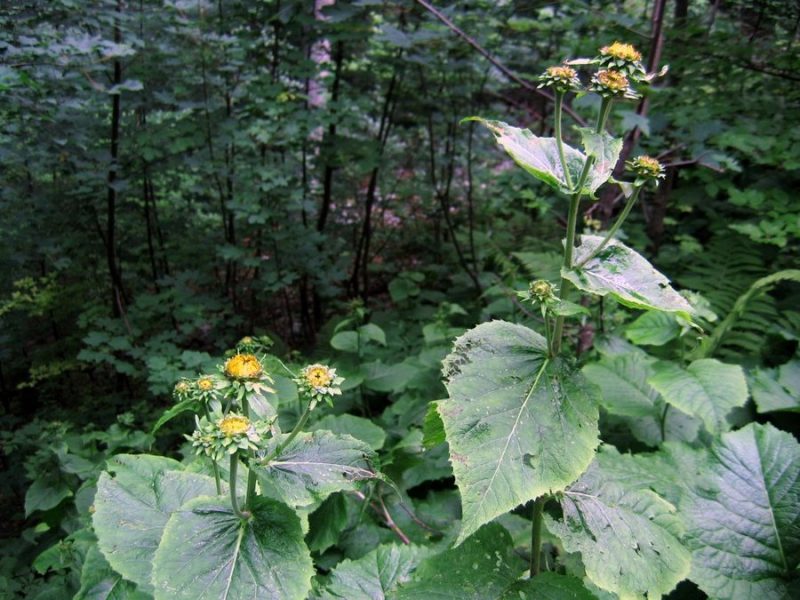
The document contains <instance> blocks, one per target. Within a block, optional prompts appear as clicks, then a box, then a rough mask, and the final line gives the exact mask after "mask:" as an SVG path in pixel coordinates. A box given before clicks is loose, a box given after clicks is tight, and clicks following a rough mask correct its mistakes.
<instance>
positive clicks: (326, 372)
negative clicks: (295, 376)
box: [303, 364, 334, 388]
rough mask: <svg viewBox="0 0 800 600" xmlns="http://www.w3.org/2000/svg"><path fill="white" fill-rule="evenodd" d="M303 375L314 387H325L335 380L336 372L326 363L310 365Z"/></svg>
mask: <svg viewBox="0 0 800 600" xmlns="http://www.w3.org/2000/svg"><path fill="white" fill-rule="evenodd" d="M303 376H304V377H305V378H306V381H307V382H308V385H310V386H311V387H312V388H324V387H327V386H329V385H330V383H331V382H332V381H333V377H334V373H333V372H332V371H331V369H330V367H326V366H325V365H319V364H317V365H310V366H308V367H306V368H305V369H303Z"/></svg>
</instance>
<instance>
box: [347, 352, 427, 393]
mask: <svg viewBox="0 0 800 600" xmlns="http://www.w3.org/2000/svg"><path fill="white" fill-rule="evenodd" d="M361 368H362V369H363V371H364V385H365V386H366V387H367V388H369V389H371V390H374V391H376V392H395V391H400V390H402V389H403V388H405V387H406V385H407V384H408V382H409V381H411V379H412V378H413V377H414V376H415V375H416V374H417V373H419V370H420V369H419V367H417V366H415V365H413V364H411V363H410V362H409V361H408V359H406V360H404V361H403V362H399V363H395V364H393V365H386V364H383V363H382V362H381V361H380V360H376V361H373V362H368V363H363V364H362V365H361Z"/></svg>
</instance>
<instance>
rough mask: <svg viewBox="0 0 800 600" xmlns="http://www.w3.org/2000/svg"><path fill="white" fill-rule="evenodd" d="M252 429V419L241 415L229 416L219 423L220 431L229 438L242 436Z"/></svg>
mask: <svg viewBox="0 0 800 600" xmlns="http://www.w3.org/2000/svg"><path fill="white" fill-rule="evenodd" d="M248 429H250V419H248V418H246V417H242V416H239V415H228V416H227V417H223V418H222V419H221V420H220V422H219V430H220V431H221V432H222V433H224V434H225V435H226V436H228V437H233V436H236V435H242V434H243V433H247V430H248Z"/></svg>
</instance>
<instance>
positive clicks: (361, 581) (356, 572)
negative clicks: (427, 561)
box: [319, 544, 427, 600]
mask: <svg viewBox="0 0 800 600" xmlns="http://www.w3.org/2000/svg"><path fill="white" fill-rule="evenodd" d="M426 554H427V551H426V550H425V549H424V548H421V547H419V546H413V545H410V546H398V545H396V544H385V545H383V546H378V547H377V548H376V549H375V550H373V551H372V552H368V553H367V554H365V555H364V556H362V557H361V558H359V559H358V560H343V561H342V562H340V563H339V564H338V565H336V568H335V569H334V570H333V571H332V572H331V576H330V580H329V581H328V584H327V585H326V586H325V588H324V589H323V590H322V592H321V593H320V594H319V600H352V599H354V598H365V599H367V598H368V599H370V600H384V599H385V598H386V597H387V596H388V595H389V593H390V592H392V591H394V590H395V589H396V588H397V586H398V585H399V584H401V583H405V582H407V581H408V580H409V579H410V574H411V572H412V571H413V570H414V568H415V567H416V566H417V565H418V564H419V562H420V560H422V559H423V558H424V557H425V555H426Z"/></svg>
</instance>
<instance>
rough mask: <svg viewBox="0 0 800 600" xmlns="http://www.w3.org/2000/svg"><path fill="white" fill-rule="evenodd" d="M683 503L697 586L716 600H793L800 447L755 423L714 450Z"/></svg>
mask: <svg viewBox="0 0 800 600" xmlns="http://www.w3.org/2000/svg"><path fill="white" fill-rule="evenodd" d="M700 467H701V468H702V469H703V471H704V476H703V477H702V478H698V479H697V480H695V482H694V485H693V486H692V488H693V489H692V493H690V494H686V495H685V496H684V499H683V500H682V501H681V504H680V508H681V513H682V514H683V516H684V520H685V521H686V527H687V536H686V539H687V544H688V545H689V547H690V548H691V551H692V573H691V576H690V579H691V580H692V581H694V582H695V583H696V584H697V585H699V586H700V589H702V590H703V591H704V592H705V593H706V594H708V595H709V596H710V597H712V598H748V599H766V598H776V599H786V600H788V599H789V598H791V597H795V598H796V597H797V596H796V595H795V596H792V594H791V593H790V591H789V588H788V582H789V580H790V579H793V578H796V576H797V569H798V563H800V444H798V443H797V440H795V439H794V437H793V436H792V435H790V434H788V433H784V432H782V431H779V430H778V429H775V428H774V427H773V426H772V425H759V424H755V423H753V424H750V425H748V426H747V427H745V428H744V429H740V430H739V431H735V432H731V433H726V434H723V435H722V436H721V438H718V439H717V440H716V441H715V442H714V443H713V444H712V446H711V451H710V453H709V454H708V455H707V460H706V461H703V463H702V464H701V465H700Z"/></svg>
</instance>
